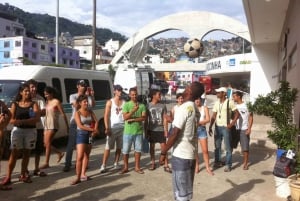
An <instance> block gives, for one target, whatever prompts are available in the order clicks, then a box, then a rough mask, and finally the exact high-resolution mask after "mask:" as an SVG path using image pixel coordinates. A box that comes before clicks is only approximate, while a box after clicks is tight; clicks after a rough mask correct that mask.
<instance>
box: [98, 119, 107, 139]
mask: <svg viewBox="0 0 300 201" xmlns="http://www.w3.org/2000/svg"><path fill="white" fill-rule="evenodd" d="M98 130H99V135H98V136H97V138H99V139H103V138H105V137H106V135H105V125H104V119H100V120H99V123H98Z"/></svg>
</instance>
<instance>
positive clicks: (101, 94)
mask: <svg viewBox="0 0 300 201" xmlns="http://www.w3.org/2000/svg"><path fill="white" fill-rule="evenodd" d="M92 84H93V89H94V91H95V101H99V100H107V99H110V98H111V97H112V94H111V90H110V83H109V81H108V80H92Z"/></svg>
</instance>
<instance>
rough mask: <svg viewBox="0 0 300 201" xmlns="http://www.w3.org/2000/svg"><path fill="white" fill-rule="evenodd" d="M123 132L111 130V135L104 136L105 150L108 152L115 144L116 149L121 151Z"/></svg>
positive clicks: (120, 129) (118, 129)
mask: <svg viewBox="0 0 300 201" xmlns="http://www.w3.org/2000/svg"><path fill="white" fill-rule="evenodd" d="M123 131H124V128H112V129H111V133H112V134H111V135H110V136H106V144H105V150H110V149H114V148H115V144H116V147H117V149H122V145H123Z"/></svg>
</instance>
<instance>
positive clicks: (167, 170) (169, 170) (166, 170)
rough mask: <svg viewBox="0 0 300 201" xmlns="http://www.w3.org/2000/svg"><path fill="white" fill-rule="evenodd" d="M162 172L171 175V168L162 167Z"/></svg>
mask: <svg viewBox="0 0 300 201" xmlns="http://www.w3.org/2000/svg"><path fill="white" fill-rule="evenodd" d="M164 171H165V172H168V173H172V170H171V168H170V167H168V166H167V167H164Z"/></svg>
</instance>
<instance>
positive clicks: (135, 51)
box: [128, 39, 149, 64]
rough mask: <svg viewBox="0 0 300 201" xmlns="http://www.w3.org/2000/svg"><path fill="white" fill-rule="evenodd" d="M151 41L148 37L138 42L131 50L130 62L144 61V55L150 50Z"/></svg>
mask: <svg viewBox="0 0 300 201" xmlns="http://www.w3.org/2000/svg"><path fill="white" fill-rule="evenodd" d="M148 47H149V43H148V41H147V40H146V39H144V40H142V41H140V42H138V43H137V44H136V45H135V46H133V47H132V48H131V50H130V52H129V55H128V56H129V62H130V63H133V64H136V63H142V60H143V58H144V56H145V55H146V53H147V51H148Z"/></svg>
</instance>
